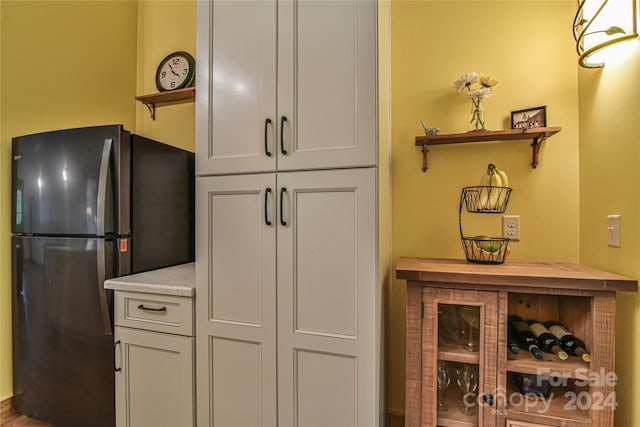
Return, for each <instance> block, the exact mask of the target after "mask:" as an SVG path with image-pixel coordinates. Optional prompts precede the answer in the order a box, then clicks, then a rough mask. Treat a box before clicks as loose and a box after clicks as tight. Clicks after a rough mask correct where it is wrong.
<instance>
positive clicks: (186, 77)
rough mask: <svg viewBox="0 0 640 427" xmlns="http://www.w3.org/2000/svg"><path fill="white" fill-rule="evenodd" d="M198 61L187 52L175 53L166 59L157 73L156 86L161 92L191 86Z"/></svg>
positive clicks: (159, 66)
mask: <svg viewBox="0 0 640 427" xmlns="http://www.w3.org/2000/svg"><path fill="white" fill-rule="evenodd" d="M195 65H196V61H195V59H193V56H191V55H189V54H188V53H187V52H183V51H179V52H173V53H171V54H169V55H167V57H166V58H164V59H163V60H162V61H161V62H160V65H158V70H157V71H156V86H157V87H158V90H159V91H160V92H165V91H168V90H176V89H182V88H185V87H189V86H191V84H192V83H193V79H194V77H195V68H196V67H195Z"/></svg>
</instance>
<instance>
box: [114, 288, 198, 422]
mask: <svg viewBox="0 0 640 427" xmlns="http://www.w3.org/2000/svg"><path fill="white" fill-rule="evenodd" d="M115 295H116V305H115V312H116V315H115V318H116V321H115V323H116V326H115V330H114V350H115V371H116V372H115V378H116V379H115V381H116V383H115V385H116V425H117V426H118V427H149V426H153V427H163V426H164V427H191V426H195V419H194V402H195V401H194V363H193V358H194V337H193V333H192V331H193V328H192V313H193V311H192V305H193V302H192V299H191V298H188V297H176V296H166V295H147V294H142V293H136V292H120V291H116V293H115ZM124 325H126V326H124ZM172 328H173V329H175V330H176V331H175V332H177V333H179V334H185V335H179V334H177V333H168V332H167V330H169V331H171V330H172ZM172 332H174V331H172Z"/></svg>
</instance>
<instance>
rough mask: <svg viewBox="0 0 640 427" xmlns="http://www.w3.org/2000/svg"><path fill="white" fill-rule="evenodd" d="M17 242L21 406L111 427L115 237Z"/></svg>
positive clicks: (49, 417) (63, 420)
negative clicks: (109, 281)
mask: <svg viewBox="0 0 640 427" xmlns="http://www.w3.org/2000/svg"><path fill="white" fill-rule="evenodd" d="M12 246H13V328H14V331H13V332H14V333H13V337H14V338H13V339H14V342H13V351H14V354H13V360H14V394H15V397H14V403H15V404H16V406H17V409H18V411H19V412H21V413H24V414H26V415H27V416H29V417H32V418H36V419H40V420H44V421H47V422H50V423H52V424H53V425H55V426H68V427H73V426H78V427H80V426H82V427H85V426H87V425H92V426H101V427H102V426H105V427H107V426H108V427H113V426H114V425H115V415H114V412H115V410H114V405H115V404H114V373H113V369H114V368H113V363H114V356H113V337H112V336H111V335H107V333H108V332H109V333H110V331H111V328H112V326H113V325H112V323H111V318H112V315H111V314H110V313H111V310H112V303H111V302H112V294H111V292H109V293H106V291H105V290H104V288H103V281H104V279H105V278H110V277H113V275H114V274H115V271H116V265H115V264H116V261H115V260H116V258H117V246H118V244H117V241H116V240H105V239H97V238H55V237H50V238H47V237H32V236H15V237H13V238H12ZM101 252H103V254H104V255H103V254H101ZM103 272H104V273H103ZM102 275H104V277H100V276H102ZM105 310H106V312H105Z"/></svg>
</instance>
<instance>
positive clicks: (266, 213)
mask: <svg viewBox="0 0 640 427" xmlns="http://www.w3.org/2000/svg"><path fill="white" fill-rule="evenodd" d="M269 193H271V187H267V189H266V190H265V192H264V223H265V224H267V225H271V221H270V220H269V208H268V201H269Z"/></svg>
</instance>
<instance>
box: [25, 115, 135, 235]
mask: <svg viewBox="0 0 640 427" xmlns="http://www.w3.org/2000/svg"><path fill="white" fill-rule="evenodd" d="M123 139H124V140H126V141H128V139H129V134H128V133H127V132H126V131H124V130H123V129H122V126H120V125H111V126H97V127H87V128H79V129H68V130H61V131H53V132H47V133H41V134H34V135H27V136H21V137H16V138H13V172H12V204H13V215H12V216H13V218H12V230H13V232H14V233H21V234H44V235H84V236H87V235H99V236H102V235H105V234H110V233H117V232H118V230H117V228H116V227H117V222H118V206H117V203H115V201H116V200H117V197H118V194H117V193H118V187H119V184H120V183H119V177H118V173H116V172H115V171H116V170H117V169H118V168H119V165H118V164H117V161H116V159H117V156H116V154H117V153H119V152H120V145H121V144H120V142H121V140H123Z"/></svg>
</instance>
